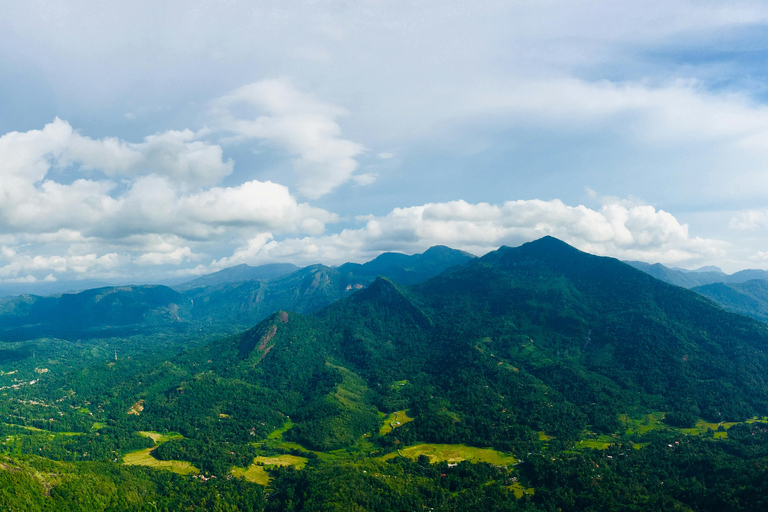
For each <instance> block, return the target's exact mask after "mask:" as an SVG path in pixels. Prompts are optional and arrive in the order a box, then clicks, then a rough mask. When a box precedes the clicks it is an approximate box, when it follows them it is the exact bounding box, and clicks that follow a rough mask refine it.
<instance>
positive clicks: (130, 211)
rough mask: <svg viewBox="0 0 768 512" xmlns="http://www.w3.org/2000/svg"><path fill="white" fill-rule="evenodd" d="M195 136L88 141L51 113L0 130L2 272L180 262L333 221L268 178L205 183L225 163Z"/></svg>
mask: <svg viewBox="0 0 768 512" xmlns="http://www.w3.org/2000/svg"><path fill="white" fill-rule="evenodd" d="M196 138H197V136H196V134H194V133H193V132H191V131H189V130H184V131H169V132H165V133H161V134H156V135H152V136H148V137H145V138H144V140H143V142H141V143H136V144H134V143H128V142H125V141H122V140H119V139H117V138H104V139H91V138H89V137H85V136H83V135H81V134H79V133H78V132H77V131H75V130H73V129H72V127H71V126H70V125H69V123H67V122H65V121H62V120H60V119H56V120H54V121H53V122H52V123H49V124H47V125H46V126H45V127H44V128H43V129H41V130H30V131H28V132H23V133H22V132H11V133H8V134H6V135H4V136H2V137H0V229H1V230H2V232H3V233H4V234H3V235H2V237H0V244H2V252H0V260H3V259H4V260H5V261H6V264H5V265H0V280H5V281H9V280H26V281H25V282H32V279H35V280H40V279H43V278H44V277H43V276H47V275H54V277H55V276H56V275H65V274H71V275H81V274H84V273H86V272H88V273H89V274H90V275H91V277H94V276H96V275H100V276H106V275H114V274H115V273H119V272H126V271H127V267H126V266H130V265H140V266H144V267H146V266H159V265H178V264H182V263H185V262H190V261H196V260H199V259H200V258H201V257H202V256H201V254H203V253H205V251H207V250H211V251H213V252H218V251H220V250H221V249H220V248H221V247H227V246H228V245H229V244H232V246H237V245H238V244H239V243H242V241H243V240H246V239H247V238H249V237H252V236H254V235H255V234H258V233H261V232H267V231H268V232H269V233H273V232H274V233H278V234H286V233H289V234H302V233H303V234H310V235H319V234H321V233H323V231H324V229H325V225H326V223H329V222H335V221H336V220H337V216H336V215H335V214H333V213H331V212H328V211H326V210H323V209H320V208H316V207H313V206H311V205H309V204H306V203H299V202H298V201H297V200H296V199H295V198H294V197H293V195H291V193H290V191H289V190H288V188H287V187H285V186H283V185H280V184H277V183H272V182H269V181H257V180H250V181H246V182H244V183H240V184H237V185H234V186H229V187H224V186H211V185H212V184H215V183H217V182H218V181H220V180H221V179H222V178H223V177H225V176H226V175H228V174H229V173H230V172H231V170H232V162H231V161H229V160H228V161H224V159H223V158H222V154H223V153H222V150H221V148H220V147H219V146H217V145H212V144H209V143H207V142H202V141H199V140H195V139H196ZM72 166H75V167H76V169H75V172H74V173H67V172H65V171H66V170H67V169H70V168H71V167H72ZM71 174H75V175H81V176H82V175H83V174H86V175H88V177H87V178H85V177H79V178H76V179H72V177H71Z"/></svg>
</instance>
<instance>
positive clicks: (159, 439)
mask: <svg viewBox="0 0 768 512" xmlns="http://www.w3.org/2000/svg"><path fill="white" fill-rule="evenodd" d="M138 434H139V435H140V436H144V437H148V438H150V439H151V440H153V441H154V442H155V444H163V443H164V442H166V441H170V440H171V439H184V436H182V435H181V434H177V433H176V432H169V433H168V434H161V433H160V432H154V431H151V430H141V431H139V433H138Z"/></svg>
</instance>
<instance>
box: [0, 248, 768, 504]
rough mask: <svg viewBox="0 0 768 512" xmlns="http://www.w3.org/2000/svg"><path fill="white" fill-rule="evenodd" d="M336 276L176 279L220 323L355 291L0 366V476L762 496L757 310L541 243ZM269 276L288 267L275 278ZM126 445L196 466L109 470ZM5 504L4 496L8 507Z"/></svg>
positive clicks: (58, 495)
mask: <svg viewBox="0 0 768 512" xmlns="http://www.w3.org/2000/svg"><path fill="white" fill-rule="evenodd" d="M340 270H341V269H331V268H328V267H322V266H315V267H308V268H306V269H302V270H301V271H299V272H297V273H293V274H290V275H288V276H283V277H281V278H278V280H275V281H268V282H266V283H264V282H252V284H250V285H248V284H247V283H241V284H240V285H239V286H240V287H243V289H242V290H240V289H236V288H232V284H222V285H217V286H214V287H210V288H211V290H218V293H220V294H221V295H220V296H221V297H222V298H221V302H220V303H216V302H215V301H214V300H213V299H211V298H209V299H208V303H207V304H204V305H199V304H198V303H199V302H204V301H205V297H206V295H199V296H195V297H194V298H193V297H192V296H190V295H188V294H189V293H190V292H186V294H185V295H183V297H184V298H186V299H189V300H190V309H189V310H188V311H189V312H190V313H189V314H191V315H195V314H198V313H195V309H196V308H198V307H201V308H210V309H209V313H206V314H207V315H209V316H210V317H213V316H215V315H223V316H225V317H226V315H227V314H229V315H230V316H229V317H227V318H231V319H236V318H237V315H239V314H241V313H242V312H240V313H238V312H229V313H227V312H226V311H225V309H226V307H227V306H226V305H227V304H231V303H232V302H233V301H230V300H228V299H227V298H226V293H233V294H236V295H237V296H238V297H243V296H245V295H246V294H250V297H251V299H252V302H253V304H262V303H264V302H266V301H267V299H268V298H269V297H270V296H272V295H274V296H275V297H282V298H280V299H279V300H289V299H290V300H293V301H296V302H295V303H297V304H304V305H305V307H306V308H307V309H312V308H317V307H319V306H318V304H319V302H321V301H320V300H319V299H318V302H312V301H313V300H315V298H318V297H323V296H325V297H330V295H332V294H333V293H338V292H339V291H341V292H343V293H344V294H347V295H348V296H346V297H345V298H343V299H341V300H338V301H336V302H334V303H332V304H330V305H328V306H327V307H324V308H321V309H316V310H315V311H314V312H313V313H312V314H308V315H304V314H300V313H296V312H293V311H285V310H281V311H277V312H273V313H272V314H270V315H269V316H268V317H267V318H266V319H264V320H263V321H261V322H260V323H259V324H258V325H256V326H255V327H253V328H251V329H249V330H247V331H244V332H242V333H240V334H237V335H234V336H227V337H222V338H219V339H217V340H214V341H212V342H211V343H208V344H205V345H203V346H198V347H196V348H190V349H189V350H186V351H184V352H182V353H180V354H178V355H176V356H175V357H171V358H165V359H164V360H162V361H158V362H156V363H155V362H151V361H148V362H144V363H143V362H141V361H139V360H136V361H133V360H126V359H119V360H114V361H110V362H104V363H102V364H98V365H95V366H92V367H89V368H86V369H80V370H74V371H71V372H69V373H65V374H56V375H49V374H48V373H42V372H43V371H44V370H45V372H47V369H41V368H39V367H35V368H34V371H35V372H36V373H37V379H39V381H38V380H35V382H34V383H29V381H28V380H24V379H28V377H24V376H23V375H21V376H19V377H18V380H10V379H12V378H17V377H16V376H12V374H11V373H6V372H0V384H2V383H5V382H16V384H13V386H15V387H13V386H11V385H7V386H6V387H5V388H3V389H6V390H7V391H6V392H8V393H13V396H14V400H11V401H8V402H7V403H6V404H3V405H2V408H0V413H1V414H2V415H3V417H4V418H5V420H4V423H2V424H0V434H1V435H2V436H4V437H6V438H7V441H6V444H5V445H4V446H6V449H7V450H8V451H11V452H12V453H14V454H15V455H14V457H15V458H10V459H7V460H5V461H4V462H2V463H0V478H6V479H16V481H17V482H18V483H17V484H15V485H17V486H18V488H20V489H25V491H24V494H23V496H26V499H27V500H28V502H30V503H32V502H35V503H37V502H39V503H42V504H44V505H45V506H46V507H49V508H51V509H55V507H54V505H56V506H58V507H59V508H58V509H60V510H66V509H67V508H66V507H69V509H71V510H77V506H78V505H77V504H78V503H85V502H86V501H87V500H90V501H87V503H89V504H92V503H101V505H99V507H101V508H98V507H96V506H95V505H94V506H92V509H93V510H139V509H140V508H137V507H140V506H141V505H139V503H140V502H142V503H143V500H146V501H147V502H149V501H151V502H153V503H155V504H160V505H161V507H159V509H164V510H174V507H176V508H179V507H182V508H186V509H190V510H205V509H206V508H208V507H219V509H221V510H227V509H226V508H224V507H225V503H230V505H229V506H230V509H231V510H264V511H270V510H371V511H374V510H375V511H382V512H384V511H392V510H411V509H419V510H421V509H424V508H431V509H434V510H467V509H474V510H478V511H480V510H552V511H554V510H568V511H577V510H637V511H640V510H702V511H703V510H734V511H735V510H758V509H760V508H761V507H762V505H763V504H765V503H768V488H767V487H766V486H765V481H768V480H767V479H766V478H765V477H766V476H768V428H766V427H768V424H767V423H768V419H765V416H766V415H768V355H766V348H767V347H768V326H766V325H765V324H762V323H760V322H757V321H754V320H752V319H749V318H747V317H744V316H741V315H737V314H733V313H729V312H726V311H724V310H723V309H721V308H720V307H718V306H717V305H715V304H714V303H713V302H711V301H710V300H708V299H706V298H704V297H703V296H701V295H699V294H697V293H695V292H693V291H690V290H686V289H683V288H680V287H677V286H672V285H669V284H667V283H664V282H662V281H659V280H657V279H654V278H653V277H651V276H650V275H648V274H646V273H644V272H641V271H639V270H637V269H635V268H633V267H631V266H629V265H627V264H625V263H622V262H620V261H618V260H615V259H612V258H605V257H597V256H592V255H589V254H586V253H583V252H580V251H578V250H576V249H574V248H573V247H570V246H568V245H567V244H565V243H563V242H561V241H559V240H556V239H554V238H551V237H546V238H543V239H541V240H538V241H535V242H531V243H528V244H524V245H522V246H520V247H516V248H509V247H502V248H500V249H499V250H497V251H494V252H491V253H489V254H487V255H485V256H483V257H481V258H477V259H472V260H471V261H469V262H467V263H466V264H464V265H462V266H459V267H454V268H451V270H450V271H448V272H444V273H442V274H440V275H438V276H435V277H433V278H431V279H429V280H427V281H424V282H422V283H419V284H415V285H411V286H404V285H402V284H399V283H396V282H394V281H392V280H390V279H388V278H381V277H380V278H376V279H375V281H373V282H372V283H371V284H370V285H369V286H367V287H364V288H362V289H359V290H356V287H355V286H351V285H352V283H354V282H355V281H350V280H349V279H350V277H349V276H350V272H346V273H342V272H341V271H340ZM291 276H293V277H291ZM281 280H288V281H286V283H289V282H293V284H291V285H290V286H288V284H286V286H285V288H284V289H278V288H275V289H270V285H272V284H273V283H276V282H278V281H281ZM291 280H294V281H291ZM345 283H346V286H345ZM247 286H251V287H250V288H248V287H247ZM347 287H350V288H349V289H348V288H347ZM281 290H282V291H281ZM285 290H292V291H291V292H290V293H289V292H288V291H285ZM313 291H314V292H315V293H311V292H313ZM149 292H150V291H149V290H148V291H147V293H149ZM155 292H156V291H153V292H152V293H155ZM174 293H176V292H174ZM281 293H284V294H286V295H285V296H281V295H280V294H281ZM270 294H272V295H270ZM207 296H208V297H216V295H215V294H213V293H211V294H210V295H207ZM173 297H177V296H176V295H174V296H173ZM275 300H277V299H275ZM302 301H304V302H302ZM9 307H10V306H9ZM14 307H19V308H21V307H23V305H19V304H17V305H16V306H14ZM246 309H247V308H246ZM242 314H244V313H242ZM233 321H239V320H233ZM190 346H191V344H190ZM1 364H2V362H1V361H0V365H1ZM3 368H8V369H10V366H7V367H3ZM32 375H34V374H32ZM3 379H4V380H3ZM65 431H67V432H65ZM716 431H717V432H716ZM57 432H60V433H61V434H57ZM139 434H140V435H139ZM150 438H151V439H150ZM442 453H451V454H457V455H450V456H447V455H440V454H442ZM24 454H34V455H35V456H36V457H32V456H31V455H24ZM418 454H421V456H420V457H418ZM425 454H429V455H425ZM432 454H435V455H432ZM469 454H473V455H469ZM40 456H42V457H47V458H52V459H59V460H66V461H71V462H69V463H68V464H69V465H67V464H63V463H55V464H53V463H51V462H46V459H40V458H39V457H40ZM24 457H26V458H24ZM121 457H124V458H123V460H124V462H125V463H126V464H141V465H145V466H154V467H166V468H170V469H171V470H173V471H177V472H179V473H184V474H188V473H189V474H194V473H196V472H199V474H198V476H197V477H192V476H189V477H181V476H169V475H168V474H167V473H164V474H162V475H160V474H157V473H156V472H153V471H150V470H149V469H146V470H141V471H140V470H139V468H136V467H135V466H129V467H126V466H117V463H118V462H119V461H120V458H121ZM417 457H418V458H417ZM450 457H454V458H452V459H451V458H450ZM472 457H475V459H474V460H473V462H474V463H469V462H462V463H461V464H458V461H460V460H463V459H470V460H471V459H472ZM408 458H411V459H415V460H408ZM86 460H97V461H101V462H99V464H100V465H91V466H87V465H83V463H82V462H78V461H86ZM451 460H453V461H456V462H454V463H452V464H448V463H447V461H451ZM481 461H486V462H490V464H487V463H483V462H481ZM519 461H522V462H520V463H519V464H518V462H519ZM430 462H433V464H430ZM46 464H47V465H46ZM113 464H114V466H113ZM285 466H293V467H285ZM304 466H306V467H304ZM8 468H17V469H16V470H13V469H8ZM41 468H48V469H45V471H49V472H50V473H51V474H53V473H55V474H57V475H58V476H57V477H55V478H53V477H45V478H43V477H40V476H39V475H40V474H41V471H43V469H41ZM301 468H303V469H301ZM159 475H160V476H159ZM713 475H716V476H713ZM214 477H215V478H214ZM46 478H47V480H46ZM239 478H245V479H247V480H248V481H250V482H259V484H260V485H262V486H265V487H264V489H263V490H262V488H261V487H258V486H256V484H249V483H247V482H243V481H240V480H239ZM41 479H42V480H41ZM78 479H83V481H89V482H92V483H93V485H92V486H91V487H90V488H85V487H78V486H77V485H76V482H77V481H78ZM9 481H10V480H9ZM39 481H44V483H42V484H39V485H41V486H42V487H40V489H43V490H39V491H36V490H35V489H36V487H35V485H38V484H35V482H39ZM116 482H121V483H120V484H117V483H116ZM206 482H212V483H211V484H210V485H207V484H206V485H203V484H204V483H206ZM46 485H47V486H48V489H53V491H52V492H51V493H50V495H51V497H50V498H47V497H46V496H45V491H44V489H45V488H46V487H45V486H46ZM174 489H176V491H174ZM230 493H237V495H238V496H240V498H239V499H240V501H237V500H232V501H231V502H228V501H227V500H226V496H228V495H229V494H230ZM81 495H82V497H81ZM193 495H194V496H199V500H198V502H197V503H196V502H195V500H194V499H189V498H188V496H193ZM139 497H142V498H139ZM97 498H98V499H97ZM3 499H6V502H3V501H2V500H3ZM14 499H16V498H13V497H6V498H4V497H3V495H2V494H0V505H2V504H3V503H11V504H13V503H18V501H13V500H14ZM79 499H80V500H81V501H80V502H78V501H77V500H79ZM35 500H37V501H35ZM82 500H86V501H82ZM99 500H100V501H99ZM203 503H205V505H203ZM109 507H111V508H109ZM162 507H165V508H162ZM40 508H41V509H42V507H40ZM147 509H148V510H152V509H151V508H147ZM19 510H22V509H21V508H19Z"/></svg>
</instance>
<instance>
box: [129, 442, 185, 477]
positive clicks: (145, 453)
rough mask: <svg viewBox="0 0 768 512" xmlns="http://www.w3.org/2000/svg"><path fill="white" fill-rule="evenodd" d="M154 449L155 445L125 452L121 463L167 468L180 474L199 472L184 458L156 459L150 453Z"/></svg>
mask: <svg viewBox="0 0 768 512" xmlns="http://www.w3.org/2000/svg"><path fill="white" fill-rule="evenodd" d="M154 449H155V447H152V448H145V449H143V450H137V451H135V452H130V453H126V454H125V456H124V457H123V464H126V465H128V466H148V467H151V468H158V469H167V470H169V471H173V472H174V473H178V474H180V475H193V474H196V473H199V470H198V469H197V468H196V467H195V466H193V465H192V464H191V463H189V462H187V461H185V460H157V459H156V458H154V457H153V456H152V453H151V452H152V450H154Z"/></svg>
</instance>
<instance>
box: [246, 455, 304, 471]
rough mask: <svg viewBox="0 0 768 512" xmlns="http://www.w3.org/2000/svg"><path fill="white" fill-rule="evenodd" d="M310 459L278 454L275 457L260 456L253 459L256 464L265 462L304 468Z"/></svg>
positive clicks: (272, 464) (265, 463)
mask: <svg viewBox="0 0 768 512" xmlns="http://www.w3.org/2000/svg"><path fill="white" fill-rule="evenodd" d="M307 461H308V459H305V458H304V457H298V456H296V455H276V456H274V457H263V456H261V455H260V456H258V457H256V458H255V459H253V462H254V464H263V465H265V466H293V467H295V468H296V469H302V468H303V467H304V466H305V465H306V464H307Z"/></svg>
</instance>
